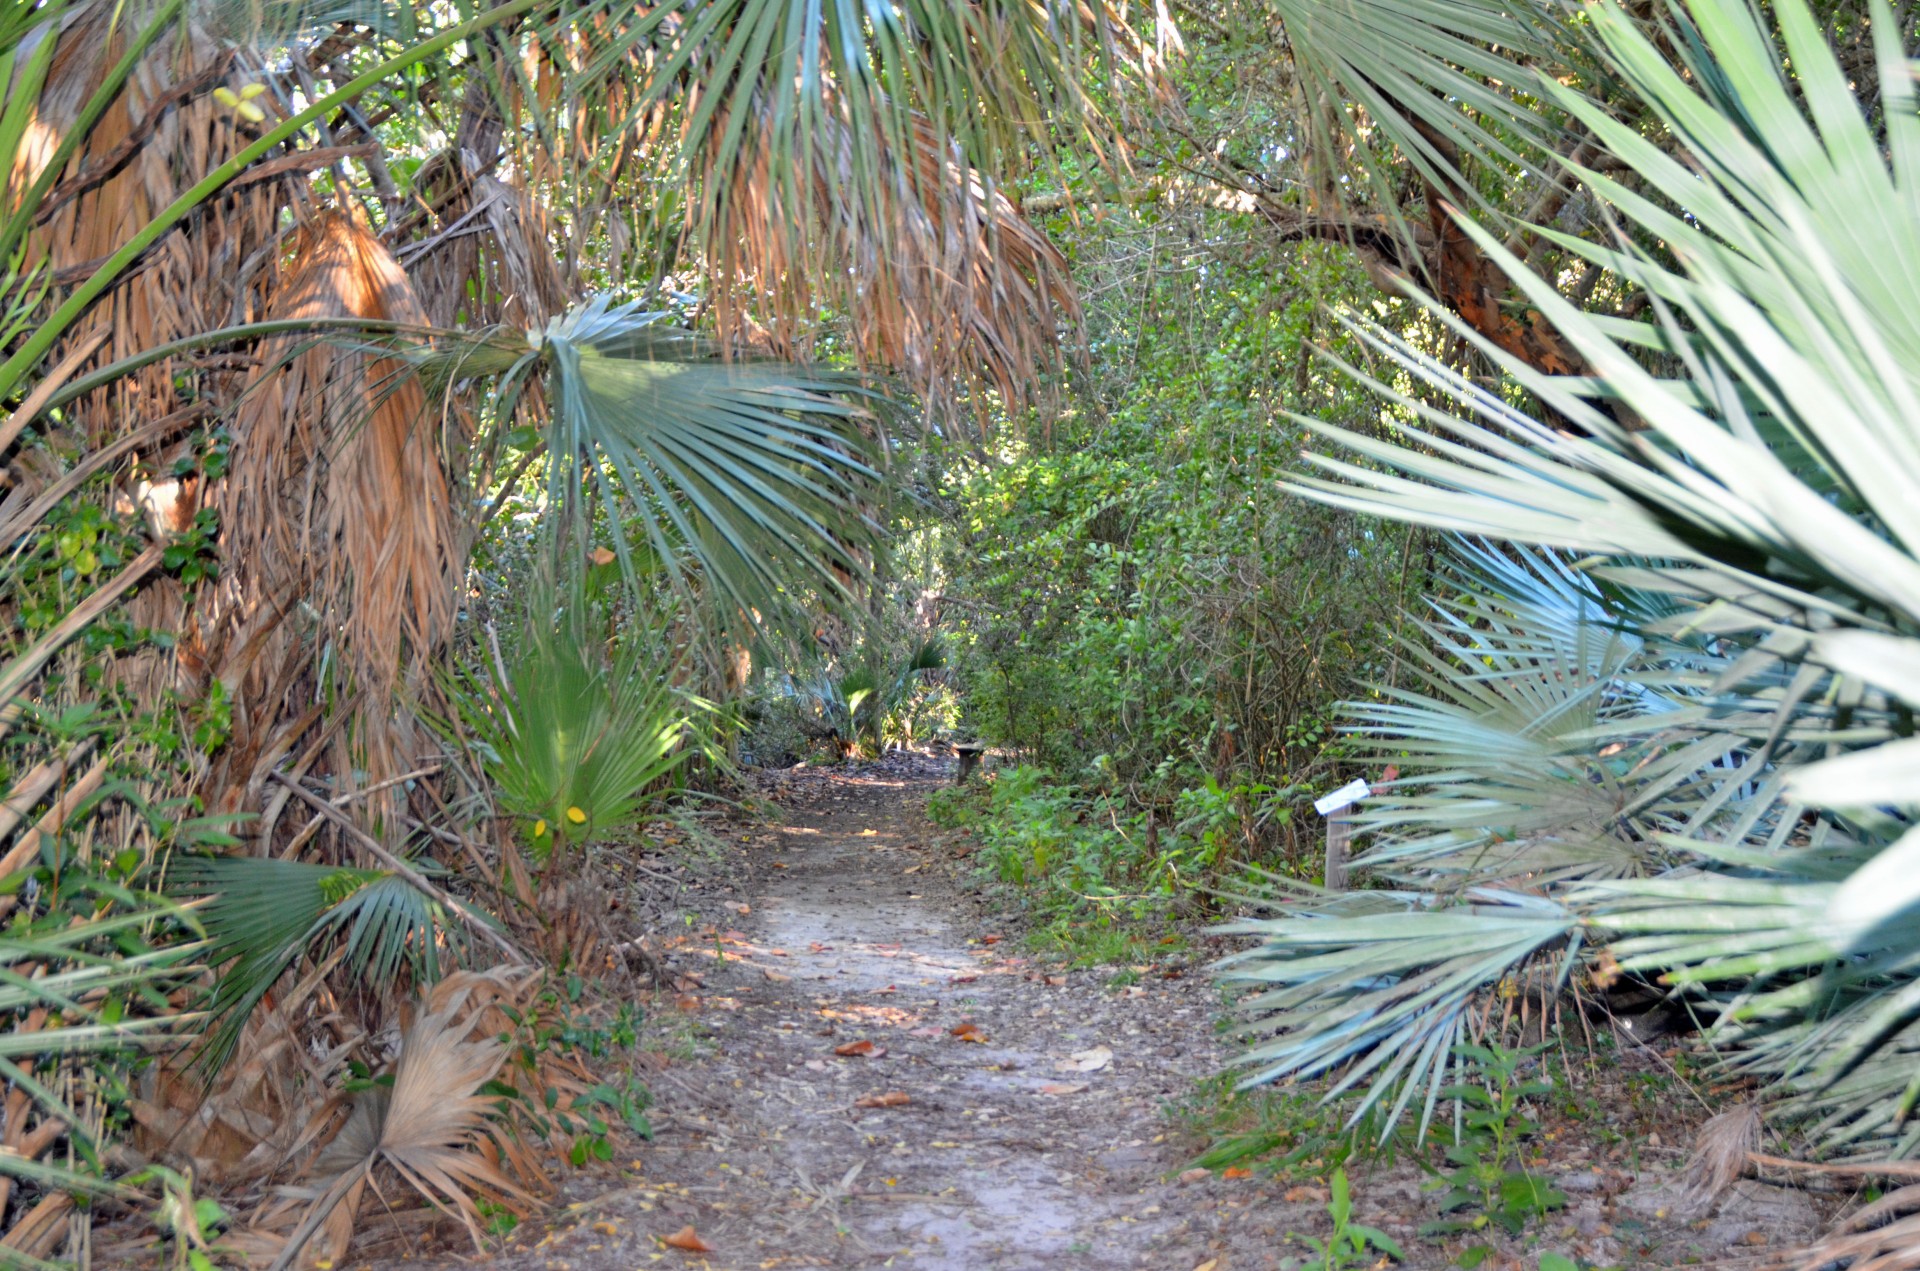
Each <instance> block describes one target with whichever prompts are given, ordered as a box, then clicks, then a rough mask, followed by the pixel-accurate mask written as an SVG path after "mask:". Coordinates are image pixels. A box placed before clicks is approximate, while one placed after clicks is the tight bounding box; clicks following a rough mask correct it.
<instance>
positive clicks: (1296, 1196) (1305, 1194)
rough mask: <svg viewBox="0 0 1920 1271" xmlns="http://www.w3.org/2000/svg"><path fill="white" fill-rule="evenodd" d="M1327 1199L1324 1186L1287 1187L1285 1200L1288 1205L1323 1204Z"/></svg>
mask: <svg viewBox="0 0 1920 1271" xmlns="http://www.w3.org/2000/svg"><path fill="white" fill-rule="evenodd" d="M1326 1200H1327V1189H1326V1188H1324V1187H1289V1188H1287V1195H1286V1201H1287V1203H1288V1204H1289V1205H1323V1204H1325V1203H1326Z"/></svg>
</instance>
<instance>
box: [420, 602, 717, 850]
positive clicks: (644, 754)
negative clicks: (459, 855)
mask: <svg viewBox="0 0 1920 1271" xmlns="http://www.w3.org/2000/svg"><path fill="white" fill-rule="evenodd" d="M583 609H584V606H581V605H575V606H572V607H570V608H569V609H567V610H565V611H563V612H562V614H561V616H560V618H559V620H558V621H555V622H552V623H548V624H541V623H530V624H529V625H528V627H527V629H526V631H525V632H524V633H523V637H522V642H521V648H520V650H519V653H518V656H517V657H516V658H515V659H514V661H513V663H512V665H511V666H508V665H506V664H505V663H504V662H502V661H496V662H495V663H494V664H493V665H492V667H491V669H490V670H485V671H479V672H475V673H470V674H468V675H465V676H461V677H458V678H456V679H454V680H453V681H451V683H450V684H449V695H450V696H451V697H452V698H453V700H454V703H455V706H456V709H457V711H458V713H459V717H460V724H461V725H462V729H463V730H464V733H465V737H466V739H467V740H468V741H469V742H470V743H471V745H472V746H473V749H474V750H475V751H477V752H478V754H479V756H480V761H481V765H482V766H483V767H484V769H485V770H486V774H487V776H488V777H489V778H490V779H491V780H492V782H493V784H494V786H495V788H496V790H497V796H496V797H497V798H498V800H499V803H500V806H501V808H502V810H503V811H504V812H506V813H507V814H508V815H509V816H511V817H513V818H515V819H516V820H518V821H519V822H520V823H521V824H522V825H523V826H524V827H525V829H526V833H527V836H528V838H529V840H530V841H531V843H532V845H533V852H534V856H535V858H536V859H538V860H540V861H543V862H544V861H549V860H551V859H552V858H553V856H554V853H555V851H556V849H558V848H560V847H562V846H564V845H565V844H568V843H580V842H585V841H586V840H588V839H589V838H592V837H594V836H596V835H605V834H608V833H611V832H614V831H618V830H621V829H624V828H627V827H629V826H632V825H635V824H637V823H638V822H640V821H641V820H642V819H644V817H645V816H646V815H647V814H648V812H649V811H650V810H652V808H653V807H654V805H655V804H656V803H657V802H658V800H659V799H660V797H661V796H662V795H663V794H664V793H665V786H666V782H667V779H668V778H670V777H671V776H672V775H673V773H674V771H675V770H676V769H677V768H679V766H680V765H681V763H682V762H683V761H684V760H685V759H686V758H687V757H688V755H689V754H690V753H691V752H690V751H689V750H688V749H687V747H686V746H684V745H683V743H684V742H685V741H686V740H687V739H688V734H689V729H688V710H687V706H688V700H689V699H686V698H683V697H682V696H681V694H680V693H679V692H678V691H677V690H676V689H675V688H674V687H673V685H672V683H671V682H670V681H669V679H668V676H667V674H666V673H665V672H664V671H663V668H662V667H661V666H660V664H659V660H658V658H657V657H656V656H655V651H654V650H653V649H651V648H648V647H647V644H648V642H647V641H645V640H644V639H641V638H637V637H634V636H629V637H627V638H626V639H623V640H622V641H620V643H619V644H618V646H617V647H616V648H615V649H614V650H613V652H612V653H611V654H610V655H609V654H608V653H607V652H606V651H605V650H604V649H603V648H602V647H601V645H600V644H599V643H598V642H597V641H596V640H595V639H594V638H593V637H592V636H591V635H589V634H588V631H589V624H588V622H587V621H586V620H585V614H584V612H583ZM456 731H457V730H455V729H454V728H452V727H451V726H446V727H444V728H443V732H444V733H445V735H447V736H448V738H449V740H452V739H453V738H454V737H455V735H456Z"/></svg>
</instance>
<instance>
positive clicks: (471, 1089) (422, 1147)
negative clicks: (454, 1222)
mask: <svg viewBox="0 0 1920 1271" xmlns="http://www.w3.org/2000/svg"><path fill="white" fill-rule="evenodd" d="M536 983H537V980H536V979H535V977H533V976H531V975H528V974H525V973H511V972H504V971H500V972H491V973H480V972H458V973H456V974H454V975H451V976H449V977H447V978H446V979H445V980H443V981H441V982H440V984H439V985H437V986H436V987H435V989H434V990H433V992H432V993H431V994H430V995H429V997H428V999H427V1001H426V1002H425V1004H424V1005H423V1008H422V1010H421V1012H420V1014H419V1015H418V1017H417V1018H415V1019H414V1021H413V1022H412V1023H411V1024H409V1025H408V1026H407V1027H406V1028H405V1029H404V1030H403V1031H402V1033H401V1038H400V1054H399V1058H398V1059H397V1060H396V1061H395V1063H394V1068H393V1084H392V1086H391V1087H386V1086H373V1087H371V1088H369V1089H367V1090H364V1091H361V1092H360V1093H359V1094H358V1095H356V1096H355V1098H354V1102H353V1106H352V1109H351V1111H350V1113H349V1115H348V1117H347V1120H346V1123H345V1124H344V1125H343V1126H342V1127H341V1129H340V1131H339V1133H338V1134H336V1135H335V1136H334V1137H333V1139H332V1140H331V1141H330V1142H328V1143H327V1145H326V1146H325V1147H323V1148H322V1149H321V1150H320V1151H319V1152H318V1153H317V1154H316V1155H315V1156H314V1158H313V1161H312V1162H311V1163H310V1165H309V1166H308V1168H307V1171H306V1181H305V1183H303V1184H302V1185H301V1186H299V1187H296V1188H289V1189H285V1195H286V1196H287V1198H288V1199H289V1200H290V1201H291V1202H293V1203H292V1204H281V1205H279V1206H276V1207H274V1209H272V1210H270V1211H269V1212H268V1214H266V1215H263V1218H262V1222H261V1224H259V1225H262V1226H267V1227H271V1226H272V1225H273V1224H274V1222H275V1220H276V1219H284V1218H287V1217H291V1216H292V1215H293V1214H294V1213H295V1212H298V1213H299V1220H298V1226H296V1227H295V1228H294V1229H293V1232H292V1234H291V1235H290V1236H289V1237H288V1238H287V1240H286V1242H285V1244H284V1245H283V1246H282V1247H281V1250H280V1252H279V1255H278V1256H277V1257H276V1258H275V1259H274V1261H273V1264H272V1265H273V1268H274V1271H281V1269H282V1268H285V1267H288V1266H290V1265H292V1263H293V1261H294V1259H295V1258H297V1257H298V1256H299V1255H300V1252H301V1250H302V1249H304V1248H305V1247H306V1245H307V1243H308V1241H309V1240H311V1239H312V1238H313V1237H314V1236H315V1235H317V1234H318V1235H321V1236H322V1238H323V1240H324V1242H325V1243H324V1246H323V1248H322V1251H321V1252H322V1256H323V1257H325V1258H328V1259H332V1260H335V1261H337V1260H338V1259H339V1258H340V1257H341V1256H342V1255H344V1254H345V1252H346V1250H347V1246H348V1245H349V1244H350V1243H351V1242H352V1239H353V1235H354V1230H355V1227H356V1225H357V1223H358V1220H359V1217H360V1211H361V1207H362V1204H363V1202H364V1201H365V1200H366V1199H367V1197H368V1194H369V1193H372V1194H374V1195H375V1196H377V1197H378V1198H379V1200H380V1201H381V1202H382V1205H383V1207H387V1206H391V1205H392V1204H393V1203H394V1202H395V1199H396V1198H395V1197H393V1196H390V1195H387V1194H385V1193H384V1192H382V1191H381V1190H380V1180H381V1179H382V1178H386V1179H389V1180H397V1181H399V1182H400V1183H402V1184H403V1185H404V1186H405V1187H407V1188H409V1189H411V1190H412V1191H413V1192H415V1193H416V1194H418V1195H419V1196H420V1198H421V1199H423V1200H425V1201H426V1202H427V1204H429V1205H430V1206H432V1207H434V1208H436V1209H439V1210H442V1211H444V1212H447V1213H450V1214H452V1215H454V1216H456V1217H458V1218H459V1219H460V1220H461V1221H462V1222H463V1223H465V1224H466V1226H467V1229H468V1231H469V1232H470V1233H472V1235H473V1237H474V1241H475V1243H476V1245H477V1244H478V1243H479V1240H480V1228H479V1224H478V1219H479V1216H480V1213H479V1208H478V1206H477V1204H476V1198H481V1197H484V1198H486V1199H487V1200H488V1201H489V1202H491V1203H495V1204H500V1205H504V1206H507V1207H508V1208H511V1209H515V1210H520V1211H522V1212H524V1211H525V1209H526V1207H527V1206H528V1205H529V1204H530V1203H531V1200H532V1198H531V1196H530V1195H529V1194H528V1192H527V1191H526V1190H525V1188H524V1187H523V1186H521V1185H520V1184H519V1183H517V1182H516V1181H515V1180H514V1179H512V1178H510V1177H509V1176H508V1174H507V1172H505V1171H504V1170H503V1169H502V1168H501V1164H500V1155H499V1146H498V1144H497V1143H496V1142H495V1139H494V1135H493V1130H492V1125H493V1123H492V1120H491V1116H492V1112H493V1109H494V1106H495V1104H496V1102H497V1100H496V1099H494V1098H492V1097H489V1096H482V1095H480V1094H479V1093H478V1091H479V1090H480V1088H481V1087H482V1086H484V1085H486V1084H487V1083H488V1082H489V1081H491V1080H493V1078H494V1076H495V1075H496V1074H497V1073H499V1071H500V1068H501V1065H502V1064H503V1063H504V1062H505V1061H506V1058H507V1047H506V1046H505V1044H504V1043H502V1042H501V1041H500V1040H499V1038H500V1035H501V1033H503V1032H504V1031H506V1029H505V1028H503V1027H502V1024H503V1022H505V1021H508V1019H509V1016H508V1015H507V1013H506V1012H505V1011H503V1010H502V1009H501V1008H502V1006H503V1004H504V1005H506V1006H521V1005H524V1004H526V1002H527V1001H528V1000H529V999H530V994H531V992H532V989H533V986H534V985H535V984H536Z"/></svg>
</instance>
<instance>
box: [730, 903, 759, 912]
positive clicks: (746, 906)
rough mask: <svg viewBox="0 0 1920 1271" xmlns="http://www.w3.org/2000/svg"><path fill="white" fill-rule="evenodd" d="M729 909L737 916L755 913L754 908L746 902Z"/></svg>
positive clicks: (731, 906)
mask: <svg viewBox="0 0 1920 1271" xmlns="http://www.w3.org/2000/svg"><path fill="white" fill-rule="evenodd" d="M727 908H729V909H731V910H733V912H735V913H737V914H750V913H752V912H753V906H752V905H749V904H747V903H746V902H745V901H741V902H740V903H739V904H737V905H729V906H727Z"/></svg>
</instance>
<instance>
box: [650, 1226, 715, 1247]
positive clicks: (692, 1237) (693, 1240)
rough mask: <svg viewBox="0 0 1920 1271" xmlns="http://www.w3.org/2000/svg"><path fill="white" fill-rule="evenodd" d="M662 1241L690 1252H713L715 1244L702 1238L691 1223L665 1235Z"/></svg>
mask: <svg viewBox="0 0 1920 1271" xmlns="http://www.w3.org/2000/svg"><path fill="white" fill-rule="evenodd" d="M661 1243H662V1244H666V1245H670V1246H671V1247H673V1248H675V1249H685V1250H686V1251H687V1252H688V1253H712V1252H713V1246H712V1245H710V1244H708V1243H707V1242H706V1241H704V1240H702V1239H701V1238H700V1234H699V1233H698V1232H696V1231H695V1230H694V1229H693V1227H692V1225H691V1224H689V1225H688V1226H685V1227H682V1228H680V1230H678V1231H676V1232H674V1233H673V1234H672V1235H671V1236H667V1237H665V1238H664V1239H663V1240H662V1241H661Z"/></svg>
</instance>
